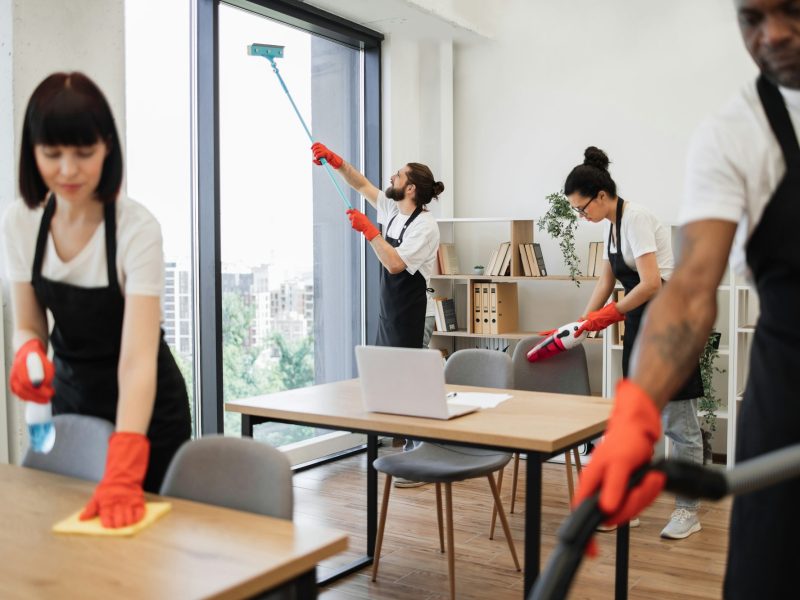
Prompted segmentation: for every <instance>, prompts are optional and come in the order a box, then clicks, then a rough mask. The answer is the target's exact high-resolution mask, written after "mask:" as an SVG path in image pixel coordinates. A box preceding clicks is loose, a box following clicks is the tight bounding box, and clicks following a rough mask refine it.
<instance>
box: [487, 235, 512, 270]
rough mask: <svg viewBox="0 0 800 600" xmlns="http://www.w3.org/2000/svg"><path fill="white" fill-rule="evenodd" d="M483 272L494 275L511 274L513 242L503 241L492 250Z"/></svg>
mask: <svg viewBox="0 0 800 600" xmlns="http://www.w3.org/2000/svg"><path fill="white" fill-rule="evenodd" d="M483 274H484V275H494V276H498V275H510V274H511V242H503V243H501V244H500V245H499V246H498V247H497V249H496V250H495V251H494V252H492V256H491V257H490V258H489V262H488V263H486V268H485V269H484V271H483Z"/></svg>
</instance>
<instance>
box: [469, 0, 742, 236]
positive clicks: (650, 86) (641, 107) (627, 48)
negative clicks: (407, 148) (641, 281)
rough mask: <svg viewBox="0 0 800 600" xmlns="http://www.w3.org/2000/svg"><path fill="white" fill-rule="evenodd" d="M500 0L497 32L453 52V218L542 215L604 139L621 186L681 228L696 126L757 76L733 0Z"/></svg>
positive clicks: (624, 192)
mask: <svg viewBox="0 0 800 600" xmlns="http://www.w3.org/2000/svg"><path fill="white" fill-rule="evenodd" d="M504 7H505V10H504V11H502V12H500V13H493V14H492V19H493V23H492V29H493V31H494V39H493V40H492V41H489V42H486V43H478V44H470V45H458V46H457V47H456V51H455V58H454V63H455V76H454V98H455V100H454V119H455V164H456V168H455V172H456V185H457V187H458V190H459V195H458V199H457V201H456V208H455V213H456V216H489V215H494V214H502V213H507V214H513V215H522V214H525V215H533V216H538V215H540V214H541V213H543V212H544V210H545V202H544V197H545V195H546V194H548V193H550V192H554V191H557V190H559V189H561V187H562V185H563V182H564V179H565V178H566V175H567V174H568V172H569V170H570V169H571V168H572V167H573V166H575V165H576V164H579V163H580V162H582V159H583V150H584V149H585V148H586V146H589V145H596V146H599V147H600V148H602V149H604V150H605V151H606V152H607V153H608V155H609V157H610V158H611V161H612V165H611V173H612V176H613V177H614V178H615V181H616V182H617V184H618V186H619V191H620V193H621V194H622V195H623V196H625V198H626V199H630V200H634V201H637V202H641V203H643V204H646V205H648V206H649V207H650V208H651V209H652V210H653V211H654V212H655V213H656V215H657V216H658V217H660V218H661V219H662V220H664V221H665V222H667V223H673V222H674V221H675V220H676V218H677V211H678V206H679V203H680V200H681V195H682V189H683V172H684V161H685V157H686V148H687V142H688V140H689V137H690V134H691V132H692V131H693V130H694V128H695V127H696V125H697V124H698V123H699V122H700V120H701V119H702V118H703V117H704V116H706V115H708V114H710V113H711V112H713V111H714V110H715V109H716V108H717V107H718V106H720V104H721V103H723V102H724V100H725V99H726V98H727V97H728V96H730V95H731V94H732V93H734V92H735V90H736V89H737V88H738V87H739V86H741V85H742V84H744V83H745V82H746V81H748V80H750V79H752V78H753V77H754V76H755V73H756V70H755V67H754V65H753V64H752V61H751V60H750V58H749V56H748V55H747V54H746V52H745V50H744V46H743V44H742V42H741V40H740V37H739V33H738V27H737V24H736V20H735V13H734V7H733V2H732V1H731V0H704V1H703V2H697V0H672V1H671V2H660V1H657V0H639V1H637V2H631V1H629V0H604V1H603V2H596V1H593V0H567V1H564V2H549V1H547V0H536V1H531V0H507V2H504ZM583 229H586V230H591V233H590V232H589V231H587V232H586V234H585V236H584V237H585V238H586V241H587V242H588V241H589V240H590V239H599V238H597V236H598V235H599V234H598V233H596V232H595V231H594V228H592V227H590V226H584V227H583ZM583 247H586V248H587V249H588V243H585V244H582V245H581V248H583Z"/></svg>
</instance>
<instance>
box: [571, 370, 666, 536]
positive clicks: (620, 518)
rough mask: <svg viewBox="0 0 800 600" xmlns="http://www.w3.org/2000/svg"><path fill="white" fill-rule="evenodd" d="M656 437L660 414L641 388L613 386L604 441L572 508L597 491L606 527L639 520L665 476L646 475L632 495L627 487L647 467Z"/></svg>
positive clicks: (623, 384)
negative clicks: (613, 393) (612, 398)
mask: <svg viewBox="0 0 800 600" xmlns="http://www.w3.org/2000/svg"><path fill="white" fill-rule="evenodd" d="M660 435H661V414H660V413H659V411H658V409H657V408H656V405H655V403H654V402H653V401H652V400H651V399H650V396H648V395H647V393H646V392H645V391H644V390H643V389H642V388H640V387H639V386H638V385H636V384H635V383H633V382H632V381H630V380H628V379H623V380H622V381H621V382H620V383H619V384H618V385H617V395H616V400H615V402H614V409H613V410H612V411H611V417H610V419H609V421H608V428H607V429H606V433H605V436H604V438H603V441H602V442H600V444H598V445H597V447H596V448H595V449H594V452H592V460H591V462H590V463H589V466H587V467H584V469H583V473H582V474H581V478H580V482H579V484H578V489H577V491H576V492H575V496H574V498H573V501H572V506H573V507H576V506H578V505H579V504H580V503H581V502H583V501H584V500H585V499H586V498H588V497H589V496H591V495H592V494H593V493H595V492H596V491H597V490H598V488H599V489H600V510H602V511H603V512H604V513H605V514H606V515H609V518H608V520H607V521H606V523H608V524H611V525H618V524H620V523H625V522H627V521H630V520H631V519H632V518H634V517H635V516H636V515H638V514H639V513H640V512H641V511H642V510H643V509H644V508H646V507H647V506H648V505H650V504H651V503H652V502H653V500H655V499H656V497H657V496H658V495H659V494H660V493H661V490H662V489H664V484H665V483H666V476H665V475H664V473H663V472H661V471H650V472H649V473H647V475H645V476H644V478H643V479H642V482H641V483H640V484H639V485H638V486H637V487H635V488H634V489H632V490H630V491H628V489H627V486H628V481H629V480H630V477H631V475H632V474H633V472H634V471H635V470H636V469H638V468H639V467H641V466H642V465H644V464H645V463H648V462H649V461H650V459H651V458H652V455H653V445H654V444H655V443H656V441H657V440H658V437H659V436H660Z"/></svg>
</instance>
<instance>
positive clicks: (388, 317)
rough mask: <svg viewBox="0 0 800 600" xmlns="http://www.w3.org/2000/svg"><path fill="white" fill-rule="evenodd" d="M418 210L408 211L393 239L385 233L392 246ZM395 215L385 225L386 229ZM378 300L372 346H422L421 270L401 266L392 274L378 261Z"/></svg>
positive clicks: (424, 303) (425, 300)
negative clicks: (400, 268)
mask: <svg viewBox="0 0 800 600" xmlns="http://www.w3.org/2000/svg"><path fill="white" fill-rule="evenodd" d="M421 212H422V207H421V206H418V207H417V209H416V210H415V211H414V212H413V213H411V216H410V217H409V218H408V220H407V221H406V222H405V225H403V229H402V230H401V231H400V237H398V238H397V239H395V238H391V237H389V236H388V235H387V236H385V238H384V239H385V240H386V241H387V242H389V244H390V245H391V246H392V248H397V247H398V246H400V244H402V243H403V236H404V235H405V233H406V229H408V226H409V225H411V223H412V222H413V221H414V219H416V218H417V217H418V216H419V214H420V213H421ZM396 218H397V215H395V216H394V217H392V220H391V221H389V224H388V225H387V226H386V231H387V232H388V231H389V229H390V228H391V226H392V223H393V222H394V220H395V219H396ZM380 282H381V304H380V312H379V314H378V337H377V339H376V340H375V345H376V346H395V347H399V348H422V338H423V336H424V334H425V308H426V307H427V305H428V295H427V293H426V289H427V285H426V283H425V278H424V277H423V276H422V273H420V272H419V271H417V272H416V273H414V274H413V275H411V274H410V273H409V272H408V271H407V270H405V269H403V270H402V271H401V272H400V273H397V274H395V275H392V274H391V273H389V271H388V270H387V269H386V267H384V266H383V265H381V280H380Z"/></svg>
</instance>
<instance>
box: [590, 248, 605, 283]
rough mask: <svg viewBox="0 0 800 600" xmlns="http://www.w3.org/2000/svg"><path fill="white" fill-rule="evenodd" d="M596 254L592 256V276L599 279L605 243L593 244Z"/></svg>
mask: <svg viewBox="0 0 800 600" xmlns="http://www.w3.org/2000/svg"><path fill="white" fill-rule="evenodd" d="M595 248H596V252H595V255H594V269H593V271H594V275H595V277H599V276H600V273H602V272H603V257H604V255H605V251H606V243H605V242H595Z"/></svg>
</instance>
